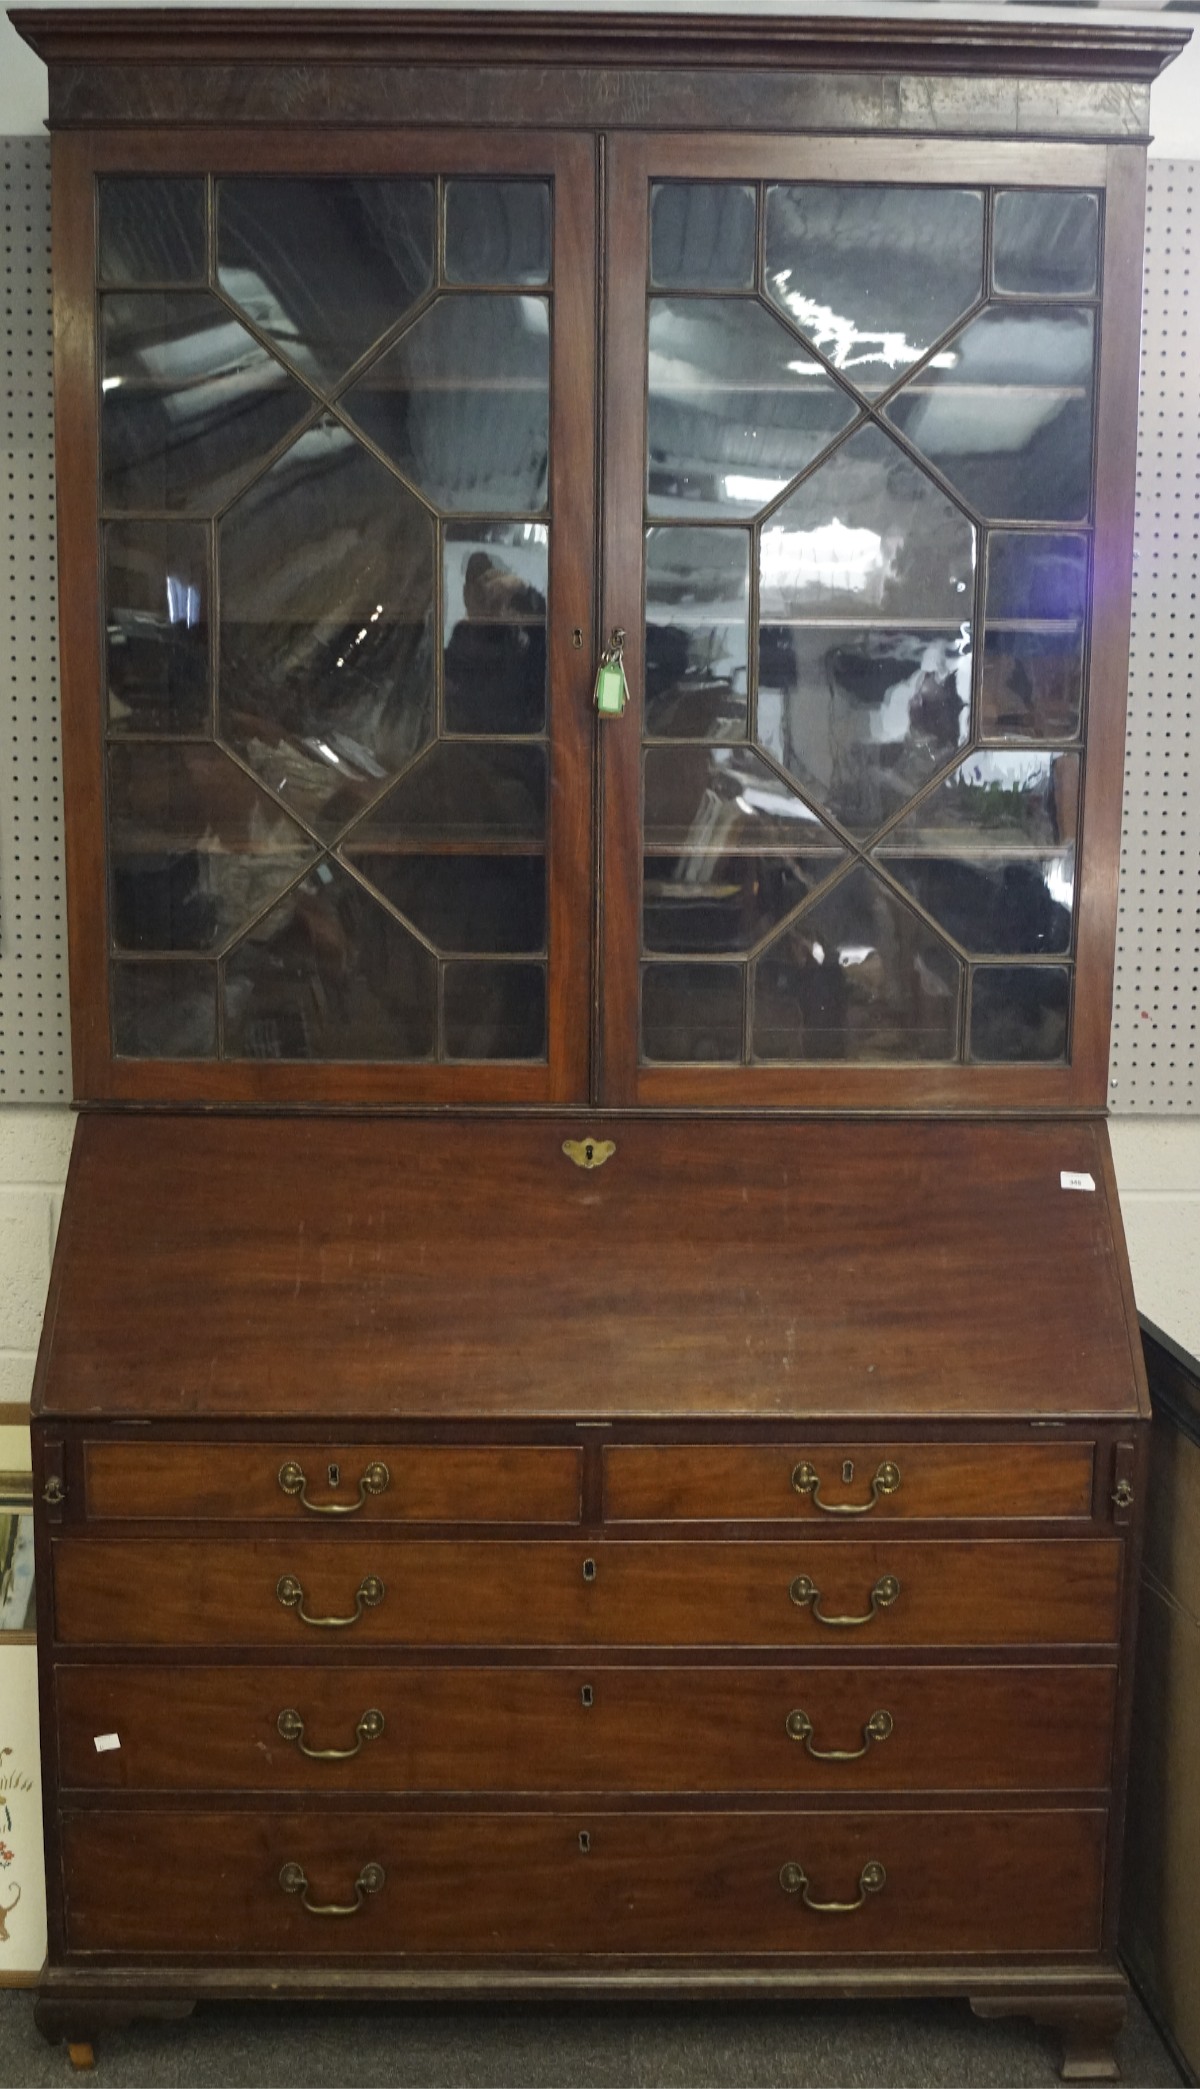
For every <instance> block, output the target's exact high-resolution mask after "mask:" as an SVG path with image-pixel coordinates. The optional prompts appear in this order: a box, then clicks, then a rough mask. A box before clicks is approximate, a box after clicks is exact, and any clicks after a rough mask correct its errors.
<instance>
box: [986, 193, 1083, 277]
mask: <svg viewBox="0 0 1200 2089" xmlns="http://www.w3.org/2000/svg"><path fill="white" fill-rule="evenodd" d="M1099 236H1100V212H1099V207H1098V203H1097V199H1096V197H1095V196H1093V195H1091V194H1089V192H1088V191H1087V190H1086V189H1007V190H1005V191H1003V192H1002V193H1001V194H1000V195H998V196H997V198H996V224H995V230H994V232H993V235H992V280H993V282H994V283H995V286H996V288H997V290H1014V291H1022V290H1023V291H1031V292H1033V293H1034V294H1035V295H1036V296H1038V297H1070V296H1072V295H1074V296H1077V297H1086V296H1087V295H1088V293H1089V292H1090V291H1094V290H1095V288H1096V268H1097V253H1098V247H1099Z"/></svg>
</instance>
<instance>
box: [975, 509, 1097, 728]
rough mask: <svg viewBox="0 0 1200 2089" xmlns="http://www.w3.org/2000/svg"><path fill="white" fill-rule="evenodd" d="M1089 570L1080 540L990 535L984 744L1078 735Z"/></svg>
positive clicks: (995, 532) (1083, 541)
mask: <svg viewBox="0 0 1200 2089" xmlns="http://www.w3.org/2000/svg"><path fill="white" fill-rule="evenodd" d="M1087 569H1088V553H1087V540H1086V538H1084V537H1066V536H1059V535H1057V534H1053V535H1051V534H1050V533H1048V532H1044V531H1039V532H1037V533H1034V532H1032V531H1024V530H1022V531H1018V530H993V531H991V532H989V536H988V579H987V625H986V628H985V631H984V640H983V677H982V725H983V731H984V733H985V734H987V735H988V736H989V737H990V738H993V739H1000V738H1005V739H1014V740H1072V739H1074V738H1076V736H1077V735H1078V732H1079V720H1080V709H1081V706H1082V702H1083V633H1084V621H1085V617H1086V613H1087Z"/></svg>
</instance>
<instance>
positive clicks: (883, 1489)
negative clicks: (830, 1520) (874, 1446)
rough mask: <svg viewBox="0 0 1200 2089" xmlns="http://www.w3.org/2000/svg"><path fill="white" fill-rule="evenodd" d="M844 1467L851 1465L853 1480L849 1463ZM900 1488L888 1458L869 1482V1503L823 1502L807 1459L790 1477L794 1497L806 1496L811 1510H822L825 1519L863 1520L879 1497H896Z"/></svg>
mask: <svg viewBox="0 0 1200 2089" xmlns="http://www.w3.org/2000/svg"><path fill="white" fill-rule="evenodd" d="M846 1465H850V1472H849V1476H848V1477H849V1478H850V1479H853V1477H854V1467H853V1465H851V1464H850V1460H849V1459H847V1460H846ZM846 1465H843V1467H842V1476H843V1478H846V1477H847V1474H846ZM899 1485H900V1467H899V1466H898V1465H893V1463H892V1461H891V1459H890V1458H885V1459H884V1461H883V1463H882V1465H880V1466H879V1468H878V1470H877V1471H876V1474H875V1477H874V1479H873V1480H872V1482H871V1499H870V1500H869V1501H822V1500H821V1479H820V1475H819V1473H818V1472H817V1468H816V1466H815V1465H810V1464H809V1462H808V1459H807V1458H802V1459H801V1461H800V1463H799V1465H797V1466H796V1468H795V1469H794V1471H793V1473H792V1486H793V1487H794V1488H795V1490H796V1493H797V1494H807V1495H808V1497H809V1499H810V1500H811V1502H812V1505H813V1507H814V1509H821V1510H822V1511H823V1512H824V1514H825V1515H826V1516H866V1515H867V1514H868V1513H869V1511H870V1510H871V1509H873V1508H874V1507H875V1504H876V1502H877V1501H878V1500H879V1498H880V1496H881V1495H883V1494H895V1492H896V1489H897V1488H898V1487H899Z"/></svg>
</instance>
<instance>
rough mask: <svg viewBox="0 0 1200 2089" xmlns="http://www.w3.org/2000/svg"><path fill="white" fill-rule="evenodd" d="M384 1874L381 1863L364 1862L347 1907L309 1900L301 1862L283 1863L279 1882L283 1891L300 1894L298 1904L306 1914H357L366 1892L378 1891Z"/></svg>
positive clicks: (330, 1902) (335, 1903) (334, 1902)
mask: <svg viewBox="0 0 1200 2089" xmlns="http://www.w3.org/2000/svg"><path fill="white" fill-rule="evenodd" d="M386 1876H387V1874H386V1873H385V1871H384V1869H383V1866H382V1864H364V1865H363V1868H362V1870H361V1871H360V1872H359V1874H358V1877H357V1878H356V1879H355V1881H354V1899H353V1900H352V1901H351V1903H350V1905H349V1907H343V1906H341V1905H340V1904H339V1903H338V1902H337V1901H327V1902H325V1903H324V1904H322V1903H321V1902H320V1901H315V1900H310V1899H309V1897H308V1880H307V1878H306V1877H305V1873H304V1866H303V1865H302V1864H285V1865H284V1867H283V1870H282V1871H281V1872H280V1874H279V1883H280V1885H281V1886H282V1887H283V1890H284V1892H285V1893H298V1894H299V1895H300V1905H301V1907H302V1908H303V1909H304V1912H305V1914H306V1915H357V1913H358V1911H359V1909H360V1908H361V1907H362V1906H363V1904H364V1902H365V1900H366V1898H367V1895H368V1893H378V1891H379V1889H380V1887H381V1886H382V1885H383V1882H384V1879H385V1877H386Z"/></svg>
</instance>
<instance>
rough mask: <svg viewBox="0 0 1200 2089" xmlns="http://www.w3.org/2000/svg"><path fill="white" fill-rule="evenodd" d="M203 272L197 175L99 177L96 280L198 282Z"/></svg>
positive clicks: (200, 193)
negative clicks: (98, 274) (179, 178)
mask: <svg viewBox="0 0 1200 2089" xmlns="http://www.w3.org/2000/svg"><path fill="white" fill-rule="evenodd" d="M206 274H207V266H206V260H205V253H204V183H203V181H202V180H200V179H199V178H197V177H189V178H187V179H185V180H166V179H164V178H163V177H161V176H159V175H137V176H129V177H127V176H114V175H106V176H105V177H104V178H103V180H102V181H101V183H100V281H101V282H102V283H197V282H200V283H202V282H203V281H204V278H205V276H206Z"/></svg>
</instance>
